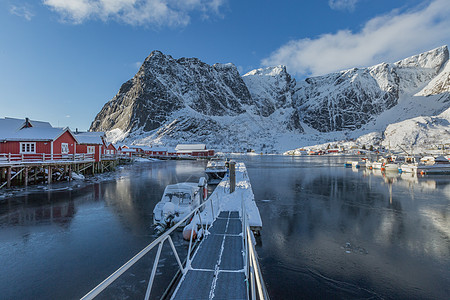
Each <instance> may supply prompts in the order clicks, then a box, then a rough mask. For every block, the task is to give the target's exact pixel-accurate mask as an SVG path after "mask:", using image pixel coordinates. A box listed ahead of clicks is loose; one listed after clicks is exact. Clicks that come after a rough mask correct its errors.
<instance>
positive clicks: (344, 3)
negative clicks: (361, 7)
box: [328, 0, 359, 11]
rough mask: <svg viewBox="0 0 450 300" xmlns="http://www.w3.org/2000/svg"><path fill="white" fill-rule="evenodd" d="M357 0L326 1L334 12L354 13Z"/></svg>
mask: <svg viewBox="0 0 450 300" xmlns="http://www.w3.org/2000/svg"><path fill="white" fill-rule="evenodd" d="M358 1H359V0H328V5H329V6H330V8H331V9H334V10H348V11H354V10H355V6H356V3H357V2H358Z"/></svg>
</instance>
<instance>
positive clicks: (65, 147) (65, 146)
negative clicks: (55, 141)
mask: <svg viewBox="0 0 450 300" xmlns="http://www.w3.org/2000/svg"><path fill="white" fill-rule="evenodd" d="M61 154H69V144H68V143H61Z"/></svg>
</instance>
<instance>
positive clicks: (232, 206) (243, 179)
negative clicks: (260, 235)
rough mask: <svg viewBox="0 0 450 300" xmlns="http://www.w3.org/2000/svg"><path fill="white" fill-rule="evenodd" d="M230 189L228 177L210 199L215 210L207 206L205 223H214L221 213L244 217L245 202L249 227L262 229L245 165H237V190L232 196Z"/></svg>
mask: <svg viewBox="0 0 450 300" xmlns="http://www.w3.org/2000/svg"><path fill="white" fill-rule="evenodd" d="M229 189H230V181H229V177H228V175H227V176H225V178H224V179H223V180H222V181H221V182H220V183H219V185H218V186H217V187H216V189H215V190H214V192H213V193H212V194H211V196H210V197H209V198H210V199H211V201H212V204H213V209H211V205H210V204H207V205H206V207H205V209H204V210H203V212H202V220H203V222H207V223H212V222H213V221H214V219H215V218H216V216H217V215H218V214H219V213H220V212H221V211H238V212H239V216H242V201H243V202H244V203H245V210H246V214H247V217H248V222H249V225H250V226H251V227H262V221H261V216H260V214H259V209H258V206H256V202H255V195H254V194H253V190H252V186H251V184H250V179H249V178H248V174H247V168H246V167H245V164H244V163H242V162H237V163H236V189H235V191H234V192H233V193H231V194H230V190H229ZM212 210H213V211H214V214H213V213H212ZM205 220H206V221H205Z"/></svg>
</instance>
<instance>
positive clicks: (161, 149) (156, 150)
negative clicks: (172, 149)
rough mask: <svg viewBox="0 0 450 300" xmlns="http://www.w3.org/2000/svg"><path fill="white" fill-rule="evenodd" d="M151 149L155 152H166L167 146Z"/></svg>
mask: <svg viewBox="0 0 450 300" xmlns="http://www.w3.org/2000/svg"><path fill="white" fill-rule="evenodd" d="M151 151H153V152H166V151H167V148H162V147H159V148H158V147H152V148H151Z"/></svg>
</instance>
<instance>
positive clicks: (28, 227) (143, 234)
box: [0, 161, 206, 299]
mask: <svg viewBox="0 0 450 300" xmlns="http://www.w3.org/2000/svg"><path fill="white" fill-rule="evenodd" d="M205 163H206V162H195V161H194V162H189V161H180V162H158V163H144V164H135V165H130V166H125V167H123V168H119V170H118V171H117V172H116V173H113V174H105V175H102V176H99V177H97V178H91V179H89V181H88V182H79V183H77V184H74V185H70V187H69V188H67V186H66V187H64V186H63V185H61V184H55V185H52V186H49V187H48V191H43V190H44V188H43V187H36V186H35V187H33V186H32V187H30V188H29V189H28V190H25V191H23V192H21V195H19V196H16V197H12V198H8V199H6V200H5V201H3V202H0V265H1V266H2V267H1V268H0V290H1V291H2V296H1V297H0V298H2V299H67V298H70V299H75V298H80V297H81V296H82V295H83V294H84V293H86V292H87V291H89V290H90V289H91V288H93V287H94V286H95V285H96V284H97V283H99V282H100V281H102V280H103V279H104V278H106V277H107V276H108V275H109V274H110V273H112V272H113V271H114V270H115V269H116V268H118V267H119V266H120V265H121V264H123V263H124V262H125V261H127V260H128V259H129V258H130V257H132V256H133V255H135V254H136V253H137V252H138V251H139V250H141V249H142V248H143V247H144V246H146V245H147V244H148V243H150V242H151V241H152V240H153V239H154V238H155V236H154V231H153V228H152V227H151V224H152V211H153V207H154V205H155V203H157V202H158V201H159V200H160V198H161V196H162V193H163V191H164V188H165V186H166V185H167V184H171V183H176V182H183V181H186V180H192V181H198V179H199V177H200V176H203V171H204V165H205ZM188 170H191V172H188ZM174 243H175V245H176V246H177V247H185V245H184V241H183V240H182V239H177V238H176V237H174ZM167 253H168V254H167V255H168V256H167V258H170V257H171V256H173V255H172V254H171V253H170V252H169V251H167ZM164 255H166V254H164ZM167 258H166V257H163V260H165V259H167ZM151 260H152V258H149V259H148V261H144V263H143V265H142V266H139V267H138V268H137V269H136V270H134V271H135V273H129V274H127V275H126V276H125V277H124V278H122V279H121V282H122V283H124V284H123V286H121V287H119V288H118V291H120V293H122V294H123V295H128V296H130V295H131V297H133V292H132V291H134V292H135V293H136V294H141V293H142V290H143V291H144V293H145V287H146V280H148V276H149V272H148V270H149V268H148V266H149V265H150V266H151V264H150V262H151ZM167 266H168V269H169V271H170V270H173V272H175V270H176V261H175V260H174V259H173V265H172V263H171V262H170V261H168V262H167ZM136 271H137V272H136ZM171 276H173V274H170V273H169V274H168V275H166V276H165V277H164V276H161V278H160V279H158V280H162V281H163V283H161V284H160V285H159V286H156V287H155V298H157V297H158V295H161V293H162V292H163V291H164V289H165V287H166V284H167V281H168V280H170V279H171ZM140 277H141V278H140ZM136 278H139V279H138V280H137V279H136ZM164 281H166V282H165V283H164ZM127 287H128V288H127ZM127 289H132V291H130V290H127ZM116 291H117V288H116ZM130 293H131V294H130ZM113 296H114V297H116V298H117V296H115V295H114V294H109V295H108V296H106V297H107V298H108V299H111V297H113Z"/></svg>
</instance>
